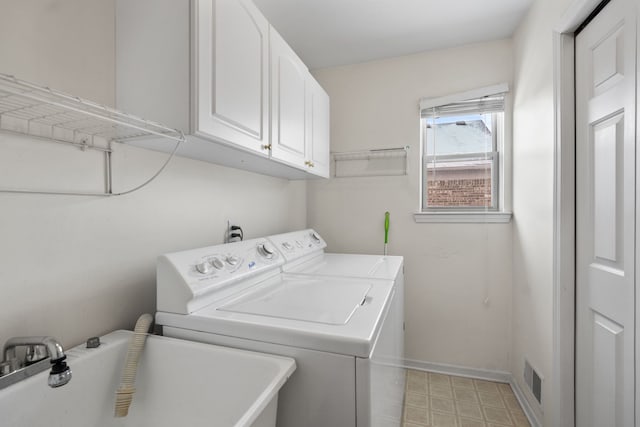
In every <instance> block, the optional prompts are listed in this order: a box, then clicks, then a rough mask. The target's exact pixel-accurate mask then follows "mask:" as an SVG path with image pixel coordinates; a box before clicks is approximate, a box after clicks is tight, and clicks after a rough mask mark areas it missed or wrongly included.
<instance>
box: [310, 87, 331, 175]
mask: <svg viewBox="0 0 640 427" xmlns="http://www.w3.org/2000/svg"><path fill="white" fill-rule="evenodd" d="M307 83H308V86H307V87H308V88H309V93H310V96H309V100H308V103H307V104H308V107H307V111H308V112H307V123H309V125H308V126H307V128H308V137H307V148H306V153H307V156H308V157H309V160H308V161H307V166H308V167H309V168H310V169H309V172H311V173H313V174H315V175H318V176H321V177H323V178H329V162H330V159H329V151H330V147H329V142H330V138H331V137H330V129H331V126H330V121H329V120H330V108H329V107H330V105H329V95H327V93H326V92H325V91H324V89H322V86H320V85H319V84H318V82H317V81H315V80H314V79H313V78H310V79H308V80H307Z"/></svg>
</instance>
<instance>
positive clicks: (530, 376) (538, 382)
mask: <svg viewBox="0 0 640 427" xmlns="http://www.w3.org/2000/svg"><path fill="white" fill-rule="evenodd" d="M524 382H525V383H526V384H527V387H529V391H531V393H532V394H533V397H535V398H536V400H537V401H538V403H539V404H540V405H542V377H541V376H540V374H538V372H537V371H536V370H535V369H533V368H532V367H531V364H530V363H529V361H528V360H527V359H525V360H524Z"/></svg>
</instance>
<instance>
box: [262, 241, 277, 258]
mask: <svg viewBox="0 0 640 427" xmlns="http://www.w3.org/2000/svg"><path fill="white" fill-rule="evenodd" d="M258 252H259V253H260V255H262V256H263V257H265V258H267V259H271V258H273V256H274V255H275V252H276V250H275V248H274V247H273V246H271V244H270V243H267V242H264V243H260V244H259V245H258Z"/></svg>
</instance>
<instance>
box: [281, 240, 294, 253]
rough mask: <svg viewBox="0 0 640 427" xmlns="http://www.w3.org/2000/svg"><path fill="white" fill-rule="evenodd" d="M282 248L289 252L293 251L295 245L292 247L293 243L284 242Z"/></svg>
mask: <svg viewBox="0 0 640 427" xmlns="http://www.w3.org/2000/svg"><path fill="white" fill-rule="evenodd" d="M282 247H283V248H285V249H286V250H288V251H291V250H293V245H292V244H291V243H289V242H284V243H283V244H282Z"/></svg>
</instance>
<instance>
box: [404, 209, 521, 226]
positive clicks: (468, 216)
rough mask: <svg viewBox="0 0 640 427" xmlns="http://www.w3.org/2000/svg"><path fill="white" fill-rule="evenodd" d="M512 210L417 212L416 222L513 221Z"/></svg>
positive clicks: (414, 215)
mask: <svg viewBox="0 0 640 427" xmlns="http://www.w3.org/2000/svg"><path fill="white" fill-rule="evenodd" d="M511 215H512V214H511V212H416V213H414V214H413V219H414V220H415V222H419V223H420V222H430V223H458V224H461V223H493V224H496V223H501V224H506V223H508V222H510V221H511Z"/></svg>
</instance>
